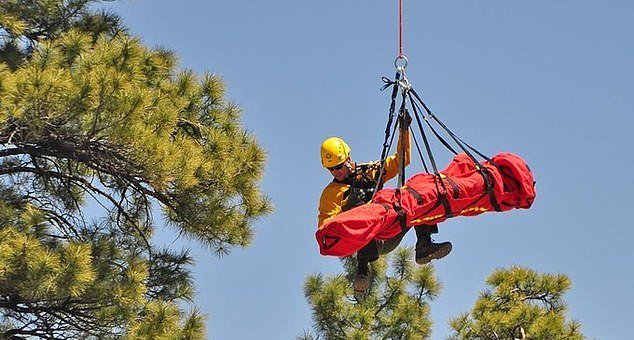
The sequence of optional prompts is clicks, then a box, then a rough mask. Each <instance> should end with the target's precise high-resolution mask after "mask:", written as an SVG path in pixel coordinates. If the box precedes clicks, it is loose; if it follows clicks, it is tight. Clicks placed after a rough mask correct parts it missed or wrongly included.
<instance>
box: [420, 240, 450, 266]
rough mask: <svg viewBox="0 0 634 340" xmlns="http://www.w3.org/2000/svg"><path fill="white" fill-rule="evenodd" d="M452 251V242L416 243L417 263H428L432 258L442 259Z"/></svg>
mask: <svg viewBox="0 0 634 340" xmlns="http://www.w3.org/2000/svg"><path fill="white" fill-rule="evenodd" d="M449 252H451V242H441V243H434V242H430V243H427V244H421V245H418V244H417V245H416V263H418V264H427V263H429V262H431V261H432V260H438V259H442V258H443V257H445V256H447V255H448V254H449Z"/></svg>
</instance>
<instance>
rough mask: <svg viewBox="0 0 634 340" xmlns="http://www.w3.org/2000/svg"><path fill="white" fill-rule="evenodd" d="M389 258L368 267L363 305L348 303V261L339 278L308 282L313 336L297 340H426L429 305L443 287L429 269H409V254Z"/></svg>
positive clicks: (409, 251)
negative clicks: (368, 281)
mask: <svg viewBox="0 0 634 340" xmlns="http://www.w3.org/2000/svg"><path fill="white" fill-rule="evenodd" d="M392 254H393V255H391V256H390V257H389V258H388V260H386V259H383V258H381V259H379V260H378V261H376V262H374V263H373V264H372V268H371V269H372V272H373V275H372V285H371V288H370V291H369V293H368V295H367V296H366V297H365V298H364V299H361V300H357V299H354V298H352V297H351V296H352V294H353V293H352V288H351V285H350V282H352V279H353V277H354V274H355V270H354V269H355V264H354V260H353V259H351V258H346V259H344V266H345V269H346V272H345V273H343V274H340V275H336V276H332V277H323V276H322V275H320V274H315V275H311V276H310V277H308V279H307V280H306V282H305V285H304V292H305V295H306V298H307V300H308V303H309V304H310V306H311V309H312V312H313V321H314V326H313V329H314V334H313V333H311V332H310V331H305V332H304V333H303V334H302V335H301V336H299V337H298V339H304V340H308V339H328V340H331V339H359V340H360V339H429V338H430V336H431V321H430V315H429V313H430V308H429V301H431V300H432V299H433V298H435V297H436V296H437V295H438V294H439V292H440V289H441V285H440V283H439V282H438V281H437V280H436V278H435V276H434V270H433V267H432V266H430V265H427V266H417V265H415V264H414V263H413V261H412V260H411V259H412V258H413V252H412V249H410V248H399V249H397V250H396V251H395V252H393V253H392ZM387 261H389V268H388V262H387Z"/></svg>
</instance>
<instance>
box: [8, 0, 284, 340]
mask: <svg viewBox="0 0 634 340" xmlns="http://www.w3.org/2000/svg"><path fill="white" fill-rule="evenodd" d="M93 2H95V1H89V0H30V1H27V0H6V1H2V2H0V313H1V314H0V338H2V337H5V338H10V339H22V338H32V337H36V338H42V339H78V338H88V339H115V338H128V339H199V338H204V316H203V315H201V314H200V313H199V312H198V311H197V310H196V309H194V310H193V311H192V312H190V313H189V314H188V313H186V312H184V311H182V310H181V308H179V305H181V304H180V303H181V302H183V301H192V300H193V297H194V287H193V282H192V278H191V273H190V271H191V265H192V263H193V259H192V258H191V256H190V255H189V254H188V252H187V251H180V250H178V251H177V250H172V249H159V248H157V247H156V246H154V245H153V244H152V235H153V233H154V232H155V229H156V223H155V222H154V219H155V217H156V215H157V214H159V211H162V215H163V219H164V220H165V221H166V222H167V224H168V225H169V227H171V228H173V229H174V230H175V231H176V232H177V233H178V235H182V236H184V237H187V238H190V239H193V240H197V241H198V242H200V243H202V244H203V245H205V246H207V247H208V248H209V249H210V250H213V251H215V252H218V253H227V252H228V251H230V249H231V248H232V247H234V246H242V247H244V246H247V245H248V244H249V242H250V240H251V237H252V233H253V232H252V224H253V222H254V221H255V220H256V219H257V218H259V217H261V216H264V215H266V214H267V213H269V212H270V211H271V209H272V208H271V204H270V202H269V200H268V198H266V197H265V196H263V195H262V193H261V192H260V190H259V187H258V183H259V181H260V180H261V177H262V172H263V168H264V163H265V153H264V151H263V150H262V148H261V147H260V146H259V145H258V143H257V141H256V140H255V138H254V136H253V135H252V134H251V133H249V132H247V131H245V130H244V129H243V128H242V127H241V126H240V114H241V111H240V108H239V107H237V106H236V105H235V104H233V103H232V102H230V101H228V100H227V99H225V96H224V87H225V85H224V83H223V81H222V79H221V78H220V77H219V76H216V75H210V74H207V75H203V76H202V77H200V76H197V75H196V74H194V73H193V72H192V71H189V70H179V69H178V65H177V61H176V56H175V55H174V53H173V52H170V51H167V50H165V49H160V48H158V49H148V48H146V47H145V46H143V44H142V43H141V42H140V40H139V39H138V38H136V37H134V36H132V35H130V34H129V33H127V30H126V29H125V28H124V27H123V26H122V24H121V22H120V20H119V19H118V17H117V16H116V15H114V14H111V13H105V12H94V11H92V10H91V8H90V4H91V3H93ZM95 206H96V207H99V209H100V210H99V211H100V212H101V213H97V215H95V213H94V212H91V213H88V212H87V209H88V207H95ZM159 209H160V210H159ZM93 210H96V208H91V211H93Z"/></svg>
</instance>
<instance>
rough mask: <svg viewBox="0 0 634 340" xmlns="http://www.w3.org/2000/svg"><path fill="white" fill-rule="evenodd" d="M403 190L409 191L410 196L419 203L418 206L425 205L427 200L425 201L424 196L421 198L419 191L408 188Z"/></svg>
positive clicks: (405, 187)
mask: <svg viewBox="0 0 634 340" xmlns="http://www.w3.org/2000/svg"><path fill="white" fill-rule="evenodd" d="M403 189H405V190H407V192H409V194H410V195H412V196H414V199H416V203H418V205H423V204H424V203H425V200H423V196H421V195H420V193H419V192H418V191H416V190H414V189H412V188H410V187H408V186H404V187H403Z"/></svg>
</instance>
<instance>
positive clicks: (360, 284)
mask: <svg viewBox="0 0 634 340" xmlns="http://www.w3.org/2000/svg"><path fill="white" fill-rule="evenodd" d="M352 289H353V290H354V296H355V297H357V298H359V297H363V296H365V294H366V293H367V291H368V289H370V275H369V274H362V273H357V275H356V276H355V277H354V281H353V282H352Z"/></svg>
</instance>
